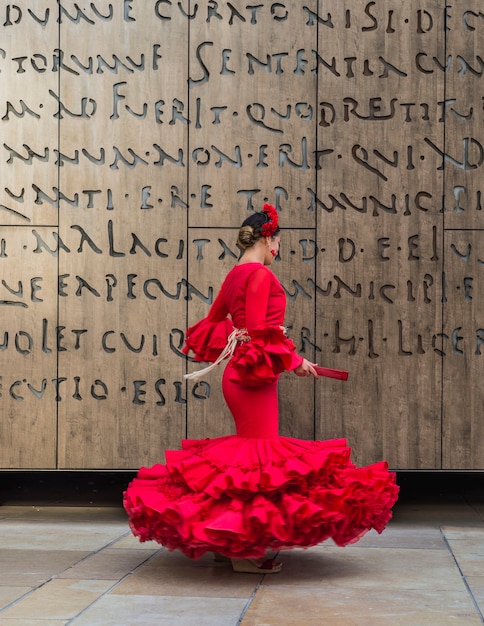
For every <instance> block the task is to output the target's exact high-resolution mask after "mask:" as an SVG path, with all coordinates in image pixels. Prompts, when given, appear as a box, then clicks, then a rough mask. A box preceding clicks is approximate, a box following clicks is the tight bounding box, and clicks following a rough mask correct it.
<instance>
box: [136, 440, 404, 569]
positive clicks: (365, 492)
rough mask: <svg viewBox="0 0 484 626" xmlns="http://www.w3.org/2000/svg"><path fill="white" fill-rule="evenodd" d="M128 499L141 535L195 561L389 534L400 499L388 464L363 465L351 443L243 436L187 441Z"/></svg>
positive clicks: (141, 476) (146, 471)
mask: <svg viewBox="0 0 484 626" xmlns="http://www.w3.org/2000/svg"><path fill="white" fill-rule="evenodd" d="M182 445H183V449H182V450H178V451H175V450H171V451H168V452H167V453H166V459H167V464H166V465H160V464H158V465H154V466H153V467H151V468H142V469H141V470H140V471H139V473H138V477H137V478H135V479H134V480H133V481H132V483H131V484H130V485H129V487H128V489H127V490H126V492H125V494H124V506H125V509H126V511H127V513H128V517H129V521H130V526H131V528H132V530H133V533H134V534H135V535H137V536H138V537H139V539H140V540H141V541H147V540H150V539H153V540H155V541H157V542H159V543H161V544H162V545H164V546H166V547H167V548H169V549H170V550H174V549H179V550H181V551H182V552H184V553H185V554H186V555H188V556H189V557H191V558H198V557H200V556H202V555H203V554H204V553H205V552H208V551H213V552H220V553H221V554H225V555H227V556H231V557H240V558H257V557H260V556H263V555H264V554H265V553H266V551H267V550H280V549H286V548H291V547H295V546H301V547H308V546H312V545H316V544H318V543H320V542H322V541H325V540H326V539H328V538H332V539H333V541H334V542H335V543H336V544H337V545H340V546H344V545H346V544H348V543H352V542H354V541H357V540H358V539H359V538H360V537H361V536H362V535H363V534H365V533H366V532H367V531H368V530H370V529H371V528H374V529H375V530H376V531H377V532H379V533H380V532H382V530H383V529H384V528H385V526H386V524H387V522H388V521H389V520H390V518H391V508H392V506H393V504H394V503H395V501H396V499H397V496H398V486H397V485H396V484H395V475H394V474H393V473H391V472H389V471H388V467H387V464H386V463H385V462H381V463H376V464H374V465H370V466H367V467H362V468H357V467H355V466H354V465H353V464H352V463H351V461H350V453H351V451H350V449H349V448H348V447H347V446H346V441H345V440H344V439H335V440H330V441H304V440H299V439H291V438H286V437H279V438H275V439H248V438H247V439H246V438H242V437H237V436H228V437H220V438H217V439H207V440H200V441H184V442H183V444H182Z"/></svg>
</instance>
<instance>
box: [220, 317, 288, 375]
mask: <svg viewBox="0 0 484 626" xmlns="http://www.w3.org/2000/svg"><path fill="white" fill-rule="evenodd" d="M250 336H251V341H248V342H246V343H242V344H240V345H238V346H237V349H236V351H235V354H234V356H233V357H232V359H231V361H230V365H231V367H232V369H231V373H230V375H229V379H230V380H231V381H232V382H235V383H242V384H244V385H248V386H256V387H258V386H260V385H266V384H268V383H273V382H274V381H276V380H277V379H278V377H279V376H280V374H281V373H282V372H284V371H286V370H290V369H292V368H293V367H294V357H295V353H296V346H295V345H294V343H293V342H292V341H291V340H290V339H288V338H287V337H286V336H285V335H284V331H283V330H282V329H281V328H280V327H273V328H265V329H264V330H261V331H251V333H250Z"/></svg>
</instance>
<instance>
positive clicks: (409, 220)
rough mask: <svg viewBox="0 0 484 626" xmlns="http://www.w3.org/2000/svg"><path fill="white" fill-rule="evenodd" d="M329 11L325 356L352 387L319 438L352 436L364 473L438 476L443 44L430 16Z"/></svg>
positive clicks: (322, 209) (323, 120) (413, 11)
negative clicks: (379, 469)
mask: <svg viewBox="0 0 484 626" xmlns="http://www.w3.org/2000/svg"><path fill="white" fill-rule="evenodd" d="M330 5H331V6H330ZM323 7H327V10H328V12H330V13H332V17H331V20H329V21H328V20H327V22H326V23H325V24H323V25H321V26H320V38H319V52H320V55H321V57H322V58H323V59H324V61H323V63H322V65H321V66H320V68H321V72H320V77H319V101H320V121H319V127H318V128H319V130H318V150H319V151H320V153H321V154H323V155H324V158H322V169H321V172H320V174H319V177H318V190H320V203H319V207H318V208H319V212H318V250H319V255H318V258H319V264H318V273H317V277H318V278H317V289H318V297H317V311H318V318H317V341H316V343H317V345H318V346H320V347H321V348H322V358H323V359H325V360H326V363H325V364H327V365H329V366H333V367H340V368H342V369H348V370H349V371H350V379H349V381H348V383H345V384H343V385H342V384H341V383H337V382H331V383H328V384H326V385H322V386H321V387H318V390H319V391H320V394H319V396H318V407H319V410H318V412H317V416H318V419H319V420H320V421H319V422H318V424H317V434H318V437H321V438H325V437H331V436H341V435H345V436H347V437H348V438H349V440H350V443H351V445H352V446H353V448H354V453H355V458H356V459H357V460H358V462H371V461H376V460H378V459H381V458H386V459H388V461H389V463H390V464H391V466H392V467H394V468H430V467H432V468H435V467H439V464H440V428H441V407H440V385H441V381H440V367H439V356H438V354H437V353H436V352H435V350H434V348H433V342H434V336H435V333H438V332H439V330H440V287H439V285H440V280H439V277H440V272H441V269H442V258H441V252H440V248H441V245H442V244H441V232H442V225H441V219H442V218H441V193H442V184H443V183H442V174H441V172H439V171H438V166H439V165H440V160H439V158H438V157H437V156H436V154H435V152H434V151H433V150H432V149H430V147H429V145H428V141H429V140H431V141H433V142H434V143H437V142H438V143H441V142H442V140H443V127H442V125H441V124H439V121H438V118H437V116H436V113H435V108H434V107H435V103H436V102H437V101H439V100H441V99H442V97H443V83H442V80H441V77H440V76H437V75H436V74H434V75H430V76H429V75H427V74H426V73H423V72H420V71H419V70H418V64H417V58H418V55H419V54H420V53H421V52H422V51H424V52H425V54H426V55H429V56H430V57H433V56H437V57H439V56H440V55H441V54H442V52H443V50H444V48H443V45H444V40H443V36H441V35H440V36H439V34H438V33H437V32H435V31H434V32H433V33H432V36H430V37H429V36H428V35H426V33H424V32H419V21H418V16H419V8H420V3H417V2H406V3H400V4H399V5H396V4H395V3H393V2H381V3H378V5H376V4H372V5H366V7H365V6H363V5H362V4H361V3H356V2H355V3H349V4H348V10H347V11H346V12H344V11H335V10H334V4H333V3H325V2H323ZM428 9H429V11H432V12H433V11H434V10H436V9H437V4H436V3H428ZM324 14H325V11H324V10H323V15H324ZM420 30H422V29H420ZM430 110H431V111H432V114H431V115H430V114H429V115H427V112H428V111H430ZM402 131H403V132H402ZM328 172H330V175H328ZM429 172H431V175H429Z"/></svg>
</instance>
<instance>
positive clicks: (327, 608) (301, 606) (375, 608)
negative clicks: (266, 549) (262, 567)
mask: <svg viewBox="0 0 484 626" xmlns="http://www.w3.org/2000/svg"><path fill="white" fill-rule="evenodd" d="M263 624H270V625H271V626H272V625H275V624H277V626H294V625H295V624H301V625H302V624H304V626H322V625H326V624H327V625H328V626H451V625H452V626H480V624H481V621H480V619H479V616H478V614H477V613H476V611H475V609H474V606H473V604H472V601H471V599H470V598H469V596H468V594H467V593H466V592H465V591H464V590H459V591H457V590H447V591H446V592H445V593H442V592H438V591H435V590H432V589H431V588H427V589H420V588H413V589H402V590H395V589H393V590H392V592H391V601H389V591H388V589H386V588H385V586H384V585H383V586H381V587H378V586H376V585H374V586H373V587H371V588H368V587H366V588H364V587H360V588H353V587H351V586H346V587H343V586H339V587H337V586H333V585H331V586H330V587H327V586H325V585H322V586H318V587H309V586H307V587H297V588H294V587H292V586H290V587H287V588H286V589H284V587H274V588H273V587H265V586H264V585H263V586H262V587H261V589H260V590H259V591H258V593H257V595H256V597H255V599H254V601H253V602H252V604H251V605H250V607H249V608H248V610H247V613H246V614H245V616H244V618H243V620H242V622H241V626H262V625H263Z"/></svg>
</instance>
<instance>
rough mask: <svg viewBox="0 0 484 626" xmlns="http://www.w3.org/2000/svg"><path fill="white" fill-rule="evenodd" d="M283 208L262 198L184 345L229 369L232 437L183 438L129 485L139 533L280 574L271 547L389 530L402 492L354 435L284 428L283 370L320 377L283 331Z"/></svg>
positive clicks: (225, 384) (349, 539) (195, 554)
mask: <svg viewBox="0 0 484 626" xmlns="http://www.w3.org/2000/svg"><path fill="white" fill-rule="evenodd" d="M279 232H280V231H279V225H278V214H277V211H276V210H275V208H274V207H273V206H271V205H269V204H265V205H264V207H263V211H261V212H257V213H253V214H252V215H251V216H250V217H249V218H247V219H246V220H245V221H244V223H243V224H242V226H241V228H240V230H239V237H238V242H237V243H238V245H239V247H240V248H241V249H242V251H243V252H242V255H241V257H240V259H239V262H238V264H237V265H236V266H235V267H233V268H232V270H231V271H230V272H229V273H228V274H227V276H226V278H225V281H224V282H223V284H222V287H221V289H220V292H219V294H218V296H217V298H216V299H215V301H214V303H213V304H212V306H211V308H210V311H209V313H208V315H207V317H206V318H204V319H202V320H200V321H199V322H197V323H196V324H195V325H194V326H192V327H191V328H189V329H188V331H187V335H186V345H185V347H184V352H185V353H186V354H187V353H188V352H189V351H190V350H191V351H193V352H194V354H195V360H196V361H204V362H210V363H212V365H210V366H209V367H208V368H205V369H204V370H201V372H200V371H199V372H195V373H194V374H189V375H187V377H188V378H190V377H192V378H195V377H197V376H201V375H204V374H205V373H206V372H207V370H208V369H211V368H212V367H214V366H216V365H218V364H219V363H220V362H221V361H222V360H224V359H227V358H228V359H229V360H228V363H227V365H226V367H225V370H224V373H223V379H222V389H223V394H224V398H225V401H226V403H227V406H228V408H229V410H230V412H231V413H232V416H233V419H234V422H235V427H236V433H237V434H236V435H229V436H225V437H218V438H214V439H202V440H184V441H182V449H181V450H168V451H166V453H165V456H166V465H162V464H156V465H154V466H153V467H151V468H141V469H140V471H139V472H138V475H137V478H135V479H134V480H133V481H132V482H131V484H130V485H129V486H128V488H127V490H126V492H125V494H124V507H125V509H126V512H127V514H128V518H129V523H130V527H131V529H132V532H133V533H134V534H135V535H136V536H137V537H139V539H140V541H147V540H155V541H157V542H159V543H160V544H162V545H163V546H166V547H167V548H168V549H169V550H175V549H178V550H181V551H182V552H183V553H184V554H186V555H187V556H188V557H190V558H193V559H196V558H199V557H200V556H202V555H203V554H205V553H206V552H213V553H214V555H215V558H216V560H227V561H230V562H231V563H232V567H233V569H234V571H236V572H251V573H257V574H270V573H277V572H279V571H280V570H281V567H282V564H281V563H277V562H276V561H275V560H274V559H273V558H268V556H267V553H268V552H269V551H279V550H283V549H288V548H292V547H309V546H314V545H316V544H318V543H321V542H323V541H325V540H326V539H329V538H331V539H332V540H333V541H334V542H335V543H336V544H337V545H339V546H344V545H347V544H349V543H354V542H355V541H357V540H358V539H359V538H360V537H361V536H362V535H364V534H365V533H366V532H367V531H369V530H370V529H372V528H374V529H375V530H376V531H377V532H379V533H381V532H382V531H383V529H384V528H385V526H386V524H387V522H388V521H389V520H390V518H391V515H392V514H391V508H392V506H393V504H394V503H395V501H396V499H397V496H398V486H397V485H396V484H395V474H394V473H392V472H389V471H388V466H387V463H386V462H385V461H381V462H379V463H375V464H373V465H369V466H367V467H361V468H357V467H356V466H355V465H354V464H353V463H352V462H351V460H350V453H351V450H350V448H348V447H347V444H346V440H344V439H335V440H328V441H304V440H301V439H294V438H288V437H280V436H279V434H278V398H277V383H278V379H279V376H280V374H281V373H282V372H283V371H292V372H294V374H295V375H296V376H302V377H308V376H313V377H314V378H317V377H318V374H317V372H316V369H315V368H316V364H315V363H311V362H309V361H308V360H307V359H305V358H303V357H302V356H299V355H298V354H297V353H296V347H295V345H294V343H293V342H292V341H291V340H290V339H288V338H287V337H286V335H285V333H284V328H283V323H284V313H285V293H284V290H283V288H282V286H281V284H280V283H279V281H278V279H277V278H276V276H275V275H274V274H273V272H272V271H271V270H270V269H269V267H270V265H271V263H272V261H273V259H274V257H275V256H277V253H278V251H279V245H280V234H279Z"/></svg>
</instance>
